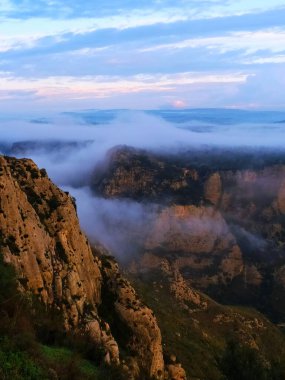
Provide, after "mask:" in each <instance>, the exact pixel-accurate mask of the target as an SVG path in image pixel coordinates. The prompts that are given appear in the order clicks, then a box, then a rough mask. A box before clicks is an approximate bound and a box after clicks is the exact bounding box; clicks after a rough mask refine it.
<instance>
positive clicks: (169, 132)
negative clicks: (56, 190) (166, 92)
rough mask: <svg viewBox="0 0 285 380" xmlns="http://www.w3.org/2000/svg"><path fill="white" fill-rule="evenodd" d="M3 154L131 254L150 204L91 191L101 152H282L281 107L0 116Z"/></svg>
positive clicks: (90, 230)
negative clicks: (67, 196) (34, 170)
mask: <svg viewBox="0 0 285 380" xmlns="http://www.w3.org/2000/svg"><path fill="white" fill-rule="evenodd" d="M0 136H1V138H0V153H3V154H10V155H13V156H17V157H29V158H32V159H33V160H34V161H35V162H36V163H37V165H38V166H39V167H41V168H42V167H44V168H46V169H47V171H48V174H49V176H50V178H51V179H52V180H53V181H54V182H55V183H56V184H57V185H58V186H60V187H63V188H65V189H66V190H68V191H70V193H71V194H72V195H73V196H75V198H76V200H77V206H78V213H79V217H80V220H81V224H82V227H83V229H84V230H85V231H86V233H87V234H88V236H89V237H90V238H91V239H92V238H94V239H95V238H96V239H99V240H101V242H102V243H104V244H105V245H106V246H107V247H108V248H109V249H111V250H112V251H113V252H114V253H117V254H119V255H123V253H124V252H126V253H128V254H131V251H132V249H133V247H130V246H129V233H128V231H129V230H128V229H129V226H134V225H136V226H137V227H138V228H137V230H140V231H142V234H141V236H140V237H138V240H139V239H143V234H144V232H143V231H146V229H145V228H144V226H146V225H148V223H149V220H150V218H152V216H153V214H154V213H155V210H156V206H155V205H149V206H146V205H142V204H139V203H136V202H134V201H122V200H106V199H100V198H98V197H95V196H94V195H93V194H92V193H91V192H90V190H89V188H88V178H89V176H90V174H91V173H92V172H93V170H94V167H95V166H96V164H97V163H99V162H102V160H104V156H105V154H106V152H107V151H108V150H109V149H110V148H112V147H114V146H117V145H128V146H133V147H137V148H144V149H149V150H152V151H156V152H157V151H159V152H163V153H172V154H173V153H177V154H179V152H180V151H183V150H187V149H188V150H189V149H191V147H195V149H197V148H201V149H203V148H204V147H205V146H208V147H209V146H214V147H226V148H227V149H229V148H245V147H246V148H248V147H252V148H254V149H260V148H268V149H269V148H270V149H272V150H273V151H274V150H279V149H282V150H283V149H284V150H285V113H246V112H240V113H239V112H238V111H232V112H231V111H229V110H224V111H223V110H219V112H218V111H217V110H201V112H200V113H199V111H198V110H196V111H195V112H194V111H188V113H187V111H180V112H175V111H169V112H167V111H161V112H159V111H157V112H135V111H120V112H113V111H112V112H109V113H108V112H105V113H104V112H101V113H100V112H96V111H88V112H82V113H74V114H72V113H70V114H61V115H56V116H48V117H45V116H43V117H37V118H33V117H31V118H28V117H25V118H22V119H17V118H15V117H14V118H13V117H10V118H3V117H2V119H0Z"/></svg>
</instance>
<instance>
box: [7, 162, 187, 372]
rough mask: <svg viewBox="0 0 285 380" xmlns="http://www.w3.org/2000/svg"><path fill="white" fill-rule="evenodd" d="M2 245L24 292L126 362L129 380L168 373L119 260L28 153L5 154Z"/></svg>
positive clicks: (151, 323) (155, 332) (152, 322)
mask: <svg viewBox="0 0 285 380" xmlns="http://www.w3.org/2000/svg"><path fill="white" fill-rule="evenodd" d="M0 250H1V254H2V255H3V257H4V260H5V262H6V263H10V264H11V265H12V266H13V267H14V268H15V269H16V272H17V275H18V282H19V287H20V289H21V291H22V292H25V293H29V292H30V293H32V294H34V295H36V296H37V297H38V299H39V300H40V301H41V302H42V303H43V304H44V305H46V307H47V308H50V309H53V310H57V311H58V312H59V313H60V315H61V316H62V320H63V326H62V327H63V329H65V330H66V331H73V332H76V331H77V332H78V333H82V332H84V333H85V334H86V333H87V334H88V335H89V338H90V339H91V340H92V342H93V344H94V349H98V348H100V349H101V351H102V352H103V357H104V358H103V360H104V361H105V362H107V363H113V364H114V365H119V363H120V362H121V363H122V365H123V367H122V368H123V369H122V370H123V371H125V372H126V373H127V374H128V378H130V379H131V378H134V379H136V378H141V377H142V376H144V377H143V378H156V379H160V378H163V377H164V371H165V366H164V359H163V352H162V343H161V334H160V329H159V327H158V325H157V321H156V318H155V316H154V315H153V313H152V311H151V310H150V309H149V308H148V307H147V306H145V305H144V304H143V303H142V302H141V301H140V300H139V299H138V297H137V295H136V292H135V291H134V289H133V288H132V286H131V285H130V284H129V283H128V282H127V281H126V280H125V279H124V278H123V277H122V276H121V274H120V273H119V270H118V266H117V264H115V263H114V262H113V261H112V260H111V259H110V258H108V257H103V256H102V255H101V253H100V251H98V250H96V249H95V250H94V251H93V252H92V250H91V247H90V245H89V243H88V240H87V239H86V237H85V235H84V234H83V233H82V232H81V230H80V226H79V222H78V218H77V213H76V205H75V200H74V199H73V198H72V197H71V196H70V195H69V194H68V193H65V192H63V191H61V190H60V189H59V188H57V187H56V186H55V185H54V184H53V183H52V182H51V181H50V179H49V178H48V176H47V173H46V171H45V170H44V169H42V170H39V169H38V168H37V166H36V165H35V164H34V163H33V162H32V161H31V160H28V159H22V160H17V159H14V158H9V157H2V156H0ZM122 359H123V361H122ZM165 376H166V377H167V373H166V375H165ZM173 378H177V379H178V378H181V377H175V376H174V377H173Z"/></svg>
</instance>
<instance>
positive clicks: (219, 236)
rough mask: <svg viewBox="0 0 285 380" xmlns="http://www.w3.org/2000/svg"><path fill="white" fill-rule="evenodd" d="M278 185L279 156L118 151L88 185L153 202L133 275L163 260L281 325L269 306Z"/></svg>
mask: <svg viewBox="0 0 285 380" xmlns="http://www.w3.org/2000/svg"><path fill="white" fill-rule="evenodd" d="M284 184H285V160H284V154H283V153H282V152H272V151H255V150H254V149H252V150H251V151H250V150H248V151H242V150H236V151H234V150H231V151H226V150H225V149H224V150H223V149H218V148H217V149H212V150H211V149H210V148H208V149H207V148H205V149H204V148H203V149H201V150H200V151H199V150H198V149H196V150H195V149H193V151H191V152H182V153H179V154H176V155H175V154H169V155H167V154H155V153H152V152H147V151H143V150H136V149H133V148H128V147H117V148H113V149H112V150H111V151H110V152H109V153H108V155H107V157H106V159H105V161H104V163H102V164H101V165H99V166H97V167H96V168H95V170H94V174H93V177H92V179H91V182H90V187H91V188H92V189H93V192H94V193H95V194H96V195H99V196H103V197H105V198H117V199H126V198H128V199H131V200H133V201H136V202H142V203H144V204H148V205H149V204H154V203H155V204H156V205H158V204H159V207H157V211H155V212H154V216H153V217H152V223H151V224H150V225H149V227H148V232H147V236H146V238H145V241H144V244H143V246H142V247H141V248H140V250H139V252H138V256H137V257H138V258H137V260H136V261H137V262H136V263H135V265H134V264H132V269H134V268H135V267H136V269H137V270H138V271H139V270H144V271H145V270H146V269H147V268H149V269H153V268H155V267H158V266H159V265H160V263H161V261H163V260H167V261H168V262H169V264H170V265H175V267H176V268H177V269H178V270H179V271H180V272H181V273H182V274H183V276H184V278H185V279H186V280H187V281H188V282H189V283H190V284H191V285H194V286H196V287H198V288H200V289H202V290H203V291H207V292H208V294H210V295H211V296H213V297H216V298H217V299H218V300H219V301H222V302H238V303H240V302H242V303H245V304H250V305H254V306H256V307H258V308H260V309H261V310H263V311H264V310H265V311H266V312H267V313H268V314H269V315H270V316H271V317H273V318H274V319H280V320H283V319H284V317H285V309H284V307H283V306H282V305H283V304H284V303H283V302H278V301H277V302H276V300H277V299H280V297H281V298H282V299H283V298H284V297H285V287H284V263H285V223H284V222H285V220H284V210H285V209H284V204H285V190H284V189H285V185H284ZM132 229H133V227H131V228H130V231H132ZM138 261H139V264H138Z"/></svg>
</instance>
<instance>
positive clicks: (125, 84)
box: [0, 72, 248, 99]
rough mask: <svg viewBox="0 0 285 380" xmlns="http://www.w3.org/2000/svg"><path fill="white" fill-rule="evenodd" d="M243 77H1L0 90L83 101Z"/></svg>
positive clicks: (243, 76) (237, 80)
mask: <svg viewBox="0 0 285 380" xmlns="http://www.w3.org/2000/svg"><path fill="white" fill-rule="evenodd" d="M247 77H248V75H247V74H244V73H230V74H228V73H224V74H219V73H209V74H206V73H187V72H186V73H177V74H168V75H162V74H157V75H145V74H139V75H135V76H130V77H125V78H121V77H119V76H87V77H81V78H80V77H68V76H62V77H50V78H43V79H36V78H34V79H32V80H31V79H25V78H21V77H12V76H10V77H4V76H2V77H0V87H1V88H3V89H5V91H7V92H11V91H34V92H36V93H37V94H38V95H39V96H40V97H46V98H56V97H58V98H59V97H60V98H62V97H65V98H71V99H84V98H91V97H98V98H100V97H112V96H114V94H131V93H138V92H164V91H166V92H168V91H172V90H174V89H175V88H177V87H179V86H187V85H189V86H191V85H195V84H210V83H213V84H215V83H221V84H231V83H244V82H245V81H246V80H247Z"/></svg>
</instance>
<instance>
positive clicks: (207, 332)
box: [130, 272, 285, 380]
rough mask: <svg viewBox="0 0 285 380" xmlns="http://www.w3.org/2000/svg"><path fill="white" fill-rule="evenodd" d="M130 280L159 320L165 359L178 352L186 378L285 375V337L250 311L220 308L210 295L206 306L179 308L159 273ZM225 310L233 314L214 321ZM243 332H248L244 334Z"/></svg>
mask: <svg viewBox="0 0 285 380" xmlns="http://www.w3.org/2000/svg"><path fill="white" fill-rule="evenodd" d="M130 280H131V282H132V283H133V285H134V287H135V288H136V290H137V291H138V293H139V295H140V297H141V298H142V299H143V300H144V301H145V302H146V303H147V304H148V305H149V306H150V307H151V308H152V310H153V311H154V313H155V315H156V317H157V319H158V324H159V326H160V329H161V332H162V337H163V342H164V352H165V356H166V358H167V357H170V356H171V355H172V354H174V355H175V356H177V360H178V361H179V362H181V363H182V366H183V367H184V368H185V370H186V372H187V375H188V379H189V380H196V379H200V380H255V379H258V380H284V379H285V337H284V335H283V333H282V332H281V331H280V330H279V329H278V328H276V327H275V326H274V325H272V324H270V322H268V321H266V319H265V318H264V317H263V316H262V315H261V314H260V313H258V312H257V311H255V310H254V309H250V308H246V307H231V306H223V305H220V304H218V303H215V302H214V301H213V300H211V299H209V307H208V309H207V310H201V309H200V310H199V309H197V307H195V306H193V305H192V306H191V305H190V304H189V305H184V306H188V307H183V305H181V304H180V303H179V302H177V301H176V300H175V299H174V298H173V297H172V296H171V294H170V292H169V287H168V284H167V281H164V280H163V276H162V275H161V273H157V274H155V273H154V272H153V273H152V274H151V275H144V276H142V277H141V278H140V277H139V276H136V277H132V276H130ZM195 309H196V311H195ZM223 314H225V315H227V316H232V317H231V318H232V321H231V322H229V321H228V322H225V323H214V322H213V320H214V319H215V317H216V316H217V315H218V316H219V315H223ZM238 316H241V318H239V317H238ZM252 320H253V321H254V320H258V321H261V322H262V323H263V324H264V326H263V327H262V328H258V327H255V326H254V324H253V325H252V326H249V327H248V330H246V329H247V327H245V325H246V322H244V321H252ZM241 331H248V335H247V334H244V335H242V334H241ZM248 336H251V337H253V338H254V340H255V341H256V342H257V344H258V347H259V350H257V349H251V348H250V347H249V343H248V341H247V339H248ZM229 339H230V341H229V342H228V343H227V341H228V340H229ZM230 342H233V343H230ZM283 363H284V364H283ZM253 373H255V374H256V375H254V376H256V377H254V376H253ZM235 374H237V377H234V376H235Z"/></svg>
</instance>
